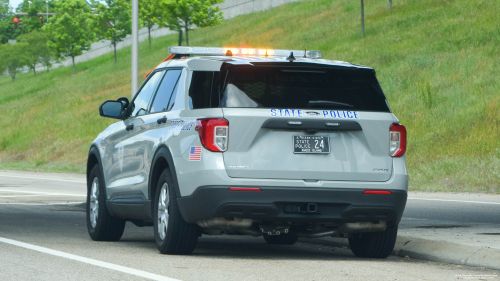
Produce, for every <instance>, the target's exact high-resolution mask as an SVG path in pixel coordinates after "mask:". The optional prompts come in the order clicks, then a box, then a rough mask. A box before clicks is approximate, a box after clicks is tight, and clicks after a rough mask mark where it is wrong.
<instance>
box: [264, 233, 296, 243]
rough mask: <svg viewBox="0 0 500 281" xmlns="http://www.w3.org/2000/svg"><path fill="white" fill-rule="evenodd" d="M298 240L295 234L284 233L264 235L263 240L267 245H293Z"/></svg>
mask: <svg viewBox="0 0 500 281" xmlns="http://www.w3.org/2000/svg"><path fill="white" fill-rule="evenodd" d="M298 239H299V237H298V236H297V234H295V233H286V234H281V235H267V234H264V240H266V242H267V244H275V245H293V244H295V242H297V240H298Z"/></svg>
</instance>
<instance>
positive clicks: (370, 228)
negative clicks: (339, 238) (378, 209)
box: [339, 221, 387, 234]
mask: <svg viewBox="0 0 500 281" xmlns="http://www.w3.org/2000/svg"><path fill="white" fill-rule="evenodd" d="M339 229H340V232H342V233H344V234H351V233H361V232H380V231H385V230H386V229H387V222H386V221H381V222H379V223H372V222H352V223H344V224H341V225H340V226H339Z"/></svg>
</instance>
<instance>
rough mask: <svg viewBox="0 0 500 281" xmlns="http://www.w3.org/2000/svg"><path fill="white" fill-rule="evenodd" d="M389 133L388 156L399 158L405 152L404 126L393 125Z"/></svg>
mask: <svg viewBox="0 0 500 281" xmlns="http://www.w3.org/2000/svg"><path fill="white" fill-rule="evenodd" d="M389 131H390V141H391V142H390V146H389V155H391V156H392V157H401V156H403V155H404V154H405V152H406V128H405V126H403V125H401V124H398V123H393V124H392V125H391V128H390V129H389Z"/></svg>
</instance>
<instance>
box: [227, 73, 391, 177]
mask: <svg viewBox="0 0 500 281" xmlns="http://www.w3.org/2000/svg"><path fill="white" fill-rule="evenodd" d="M289 65H290V64H287V65H286V66H283V65H274V66H258V65H256V66H234V67H232V68H230V69H229V70H228V74H227V80H226V86H225V88H224V90H223V92H222V94H221V106H222V108H223V112H224V118H226V119H227V120H228V121H229V147H228V150H227V152H224V153H223V155H224V164H225V167H226V171H227V173H228V175H229V176H230V177H237V178H266V179H298V180H335V181H386V180H388V179H389V178H390V176H391V173H392V157H390V156H389V127H390V125H391V124H392V123H393V115H392V113H390V110H389V108H388V106H387V103H386V100H385V96H384V94H383V93H382V90H381V89H380V86H379V84H378V82H377V80H376V78H375V74H374V71H373V70H372V69H362V68H347V67H340V68H338V67H337V68H315V67H290V66H289Z"/></svg>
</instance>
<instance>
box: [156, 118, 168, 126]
mask: <svg viewBox="0 0 500 281" xmlns="http://www.w3.org/2000/svg"><path fill="white" fill-rule="evenodd" d="M156 122H157V123H158V124H161V123H167V117H163V118H160V119H158V120H156Z"/></svg>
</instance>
